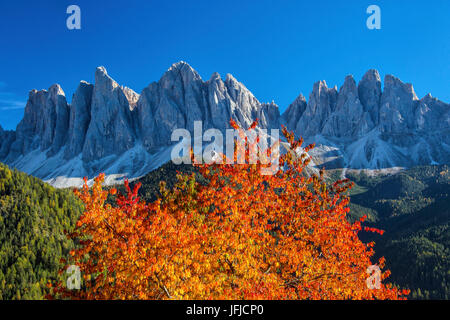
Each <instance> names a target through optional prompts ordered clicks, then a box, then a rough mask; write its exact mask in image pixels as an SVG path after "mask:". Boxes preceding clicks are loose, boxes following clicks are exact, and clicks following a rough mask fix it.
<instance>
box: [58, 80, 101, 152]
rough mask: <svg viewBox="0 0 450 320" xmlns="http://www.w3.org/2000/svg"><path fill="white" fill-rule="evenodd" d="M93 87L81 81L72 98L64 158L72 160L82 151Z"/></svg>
mask: <svg viewBox="0 0 450 320" xmlns="http://www.w3.org/2000/svg"><path fill="white" fill-rule="evenodd" d="M93 90H94V86H93V85H91V84H89V83H87V82H85V81H82V82H80V85H79V86H78V88H77V91H76V92H75V94H74V95H73V97H72V105H71V106H70V121H69V128H68V130H69V131H68V140H67V148H66V150H65V158H66V159H72V158H73V157H75V156H77V155H78V154H80V153H81V151H82V150H83V146H84V142H85V139H86V132H87V130H88V128H89V123H90V122H91V101H92V92H93Z"/></svg>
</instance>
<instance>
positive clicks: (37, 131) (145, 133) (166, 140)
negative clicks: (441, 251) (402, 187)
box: [0, 61, 450, 187]
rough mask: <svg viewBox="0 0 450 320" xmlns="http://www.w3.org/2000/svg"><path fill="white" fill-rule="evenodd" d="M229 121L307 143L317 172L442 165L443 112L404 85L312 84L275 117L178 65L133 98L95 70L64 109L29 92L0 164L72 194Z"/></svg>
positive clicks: (390, 80)
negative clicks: (288, 133) (285, 132)
mask: <svg viewBox="0 0 450 320" xmlns="http://www.w3.org/2000/svg"><path fill="white" fill-rule="evenodd" d="M230 118H233V119H234V120H235V121H236V122H237V123H238V124H239V125H240V126H242V127H244V128H246V127H248V126H249V125H250V124H251V123H252V122H253V121H254V120H255V119H256V118H258V119H259V125H260V127H261V128H268V129H270V128H280V125H281V124H284V125H286V126H287V128H288V129H289V130H293V131H294V132H295V133H296V135H297V136H303V137H304V138H305V140H306V141H307V142H315V143H316V145H317V148H316V149H314V150H313V151H312V153H311V155H312V156H313V159H314V162H315V164H316V165H317V166H325V167H326V168H352V169H373V170H378V169H386V168H393V167H411V166H414V165H420V164H433V163H436V164H437V163H448V162H449V160H450V105H449V104H446V103H444V102H442V101H440V100H438V99H436V98H433V97H432V96H431V95H430V94H428V95H426V96H424V97H423V98H422V99H419V98H418V97H417V96H416V94H415V92H414V88H413V86H412V84H408V83H403V82H402V81H401V80H400V79H398V78H396V77H394V76H392V75H386V76H385V81H384V88H383V89H382V88H381V78H380V75H379V73H378V71H376V70H374V69H370V70H369V71H367V72H366V74H365V75H364V76H363V77H362V79H361V80H360V81H359V83H356V81H355V79H354V78H353V76H351V75H348V76H347V77H346V78H345V81H344V83H343V85H342V86H341V87H340V88H339V89H338V88H337V86H335V87H332V88H328V86H327V83H326V81H324V80H321V81H317V82H316V83H314V85H313V89H312V92H311V94H310V95H309V99H308V100H307V99H306V98H305V97H304V96H303V95H302V94H300V95H299V96H298V97H297V98H296V99H295V101H294V102H293V103H292V104H291V105H290V106H289V107H288V108H287V109H286V111H285V112H284V113H283V114H280V111H279V108H278V106H277V105H276V104H275V103H274V102H272V103H261V102H260V101H259V100H258V99H257V98H256V97H255V96H254V95H253V94H252V93H251V92H250V91H249V90H248V89H247V88H246V87H245V85H244V84H242V83H240V82H239V81H237V80H236V79H235V78H234V77H233V76H232V75H231V74H227V75H226V78H225V80H223V79H222V78H221V76H220V75H219V74H218V73H216V72H215V73H213V74H212V76H211V77H210V79H209V80H207V81H204V80H203V79H202V78H201V76H200V75H199V74H198V73H197V72H196V71H195V70H194V69H193V68H192V67H191V66H190V65H189V64H187V63H186V62H183V61H181V62H178V63H175V64H173V65H172V66H171V67H170V68H169V69H168V70H167V71H166V72H165V73H164V74H163V75H162V77H161V78H160V80H159V81H156V82H152V83H150V84H149V85H148V86H147V87H146V88H144V89H143V90H142V92H141V93H139V94H138V93H136V92H134V91H133V90H132V89H130V88H127V87H125V86H121V85H119V84H118V83H117V82H116V81H115V80H114V79H113V78H111V77H110V76H109V75H108V73H107V71H106V68H104V67H98V68H97V69H96V72H95V84H89V83H87V82H86V81H81V82H80V84H79V86H78V88H77V90H76V92H75V93H74V94H73V97H72V101H71V103H70V104H69V103H68V102H67V99H66V96H65V93H64V91H63V90H62V88H61V87H60V86H59V85H57V84H55V85H53V86H51V87H50V88H49V89H48V90H40V91H37V90H32V91H30V94H29V99H28V102H27V105H26V108H25V114H24V118H23V119H22V121H21V122H20V123H19V124H18V126H17V129H16V130H15V131H4V130H3V129H1V128H0V161H3V162H5V163H7V164H8V165H10V166H12V167H16V168H18V169H19V170H23V171H25V172H27V173H29V174H33V175H35V176H37V177H39V178H42V179H43V180H45V181H47V182H49V183H50V184H52V185H54V186H57V187H68V186H79V185H80V184H81V183H82V178H83V177H84V176H88V177H89V178H93V177H94V176H96V175H98V174H99V173H100V172H105V173H106V174H107V183H116V182H120V180H121V179H122V178H123V177H125V176H127V177H129V178H134V177H139V176H142V175H145V174H146V173H148V172H149V171H151V170H153V169H156V168H157V167H159V166H160V165H162V164H163V163H165V162H167V161H169V160H170V150H169V149H170V146H171V145H173V143H171V141H170V136H171V133H172V131H173V130H174V129H176V128H186V129H188V130H189V131H191V132H192V131H193V125H194V121H197V120H202V121H203V128H204V130H206V129H208V128H217V129H220V130H225V129H226V128H229V119H230Z"/></svg>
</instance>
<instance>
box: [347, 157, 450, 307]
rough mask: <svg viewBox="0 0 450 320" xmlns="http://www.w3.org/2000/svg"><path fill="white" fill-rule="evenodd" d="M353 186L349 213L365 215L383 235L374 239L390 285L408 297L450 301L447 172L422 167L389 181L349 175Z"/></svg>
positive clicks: (449, 182)
mask: <svg viewBox="0 0 450 320" xmlns="http://www.w3.org/2000/svg"><path fill="white" fill-rule="evenodd" d="M350 178H351V179H352V180H354V181H355V182H356V184H357V185H356V187H355V188H354V193H353V195H352V197H351V211H350V212H351V213H352V214H353V215H356V216H359V215H361V214H362V213H369V214H370V216H371V220H372V223H371V224H369V225H371V226H376V227H378V228H381V229H383V230H386V232H385V234H384V235H383V236H378V235H373V234H367V235H366V236H367V238H366V240H371V239H373V240H375V242H376V246H375V252H376V256H381V255H383V256H385V257H386V265H387V267H388V268H389V269H390V270H391V271H392V275H391V280H392V281H393V282H395V283H396V284H398V285H400V286H402V287H408V288H409V289H411V298H417V299H450V229H449V225H450V198H449V194H450V173H449V167H448V166H446V165H442V166H421V167H415V168H412V169H409V170H406V171H402V172H400V173H398V174H395V175H391V176H384V177H383V176H377V177H368V176H367V175H365V174H364V173H359V174H353V175H350Z"/></svg>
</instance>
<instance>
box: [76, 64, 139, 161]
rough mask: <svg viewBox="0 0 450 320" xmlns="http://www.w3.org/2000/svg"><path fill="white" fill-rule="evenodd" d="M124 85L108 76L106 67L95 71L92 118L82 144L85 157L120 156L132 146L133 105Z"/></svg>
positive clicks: (133, 140) (133, 136)
mask: <svg viewBox="0 0 450 320" xmlns="http://www.w3.org/2000/svg"><path fill="white" fill-rule="evenodd" d="M133 103H134V101H129V100H128V98H127V95H126V94H125V93H124V90H123V89H122V87H120V86H119V85H118V84H117V82H115V81H114V80H113V79H112V78H111V77H109V76H108V74H107V72H106V69H105V68H104V67H99V68H97V71H96V72H95V86H94V90H93V93H92V102H91V121H90V124H89V128H88V130H87V133H86V138H85V143H84V147H83V160H84V161H86V162H91V161H95V160H100V159H102V158H104V157H107V156H110V155H120V154H122V153H124V152H125V151H127V150H129V149H131V148H133V146H134V142H135V140H136V135H135V129H134V124H133V122H132V114H131V113H132V109H133V108H132V106H131V105H130V104H133Z"/></svg>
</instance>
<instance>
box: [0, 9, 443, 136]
mask: <svg viewBox="0 0 450 320" xmlns="http://www.w3.org/2000/svg"><path fill="white" fill-rule="evenodd" d="M71 4H76V5H78V6H80V8H81V13H82V22H81V24H82V29H81V30H72V31H71V30H68V29H67V28H66V19H67V17H68V15H67V14H66V8H67V7H68V6H69V5H71ZM371 4H376V5H378V6H379V7H380V8H381V30H369V29H367V27H366V19H367V17H368V16H369V15H368V14H366V8H367V7H368V6H369V5H371ZM449 40H450V1H448V0H428V1H418V0H417V1H414V0H409V1H407V0H395V1H392V0H387V1H375V0H370V1H365V0H346V1H327V0H322V1H312V0H311V1H300V0H297V1H266V0H257V1H253V0H252V1H250V0H240V1H235V0H227V1H218V0H208V1H203V0H195V1H192V0H191V1H171V0H167V1H153V0H146V1H138V0H127V1H122V0H114V1H111V0H109V1H105V0H96V1H84V0H71V1H63V0H54V1H49V0H39V1H30V0H15V1H1V2H0V43H1V47H0V125H2V126H3V127H4V128H7V129H14V128H15V127H16V125H17V123H18V122H19V121H20V119H21V118H22V116H23V111H24V109H23V107H24V106H25V103H26V100H27V96H28V92H29V91H30V90H31V89H46V88H48V87H50V85H52V84H53V83H59V84H61V86H62V87H63V90H64V91H65V92H66V95H67V97H68V99H69V100H71V97H72V94H73V93H74V91H75V89H76V87H77V85H78V83H79V81H80V80H87V81H90V82H93V78H94V71H95V68H96V67H97V66H99V65H104V66H105V67H106V68H107V70H108V73H109V74H110V75H111V76H112V77H113V78H115V79H116V80H117V81H118V82H119V83H120V84H122V85H126V86H129V87H131V88H133V89H134V90H135V91H137V92H140V91H141V90H142V89H143V88H144V87H146V86H147V85H148V84H149V83H151V82H153V81H157V80H159V78H160V77H161V75H162V74H163V73H164V71H165V70H167V69H168V68H169V67H170V65H171V64H172V63H174V62H177V61H180V60H184V61H187V62H188V63H189V64H190V65H191V66H192V67H193V68H194V69H196V70H197V71H198V72H199V73H200V75H201V76H202V77H203V79H204V80H208V79H209V77H210V76H211V74H212V73H213V72H215V71H217V72H219V73H220V74H221V75H223V76H225V74H226V73H231V74H233V75H234V76H235V77H236V78H237V79H238V80H239V81H241V82H243V83H244V84H245V85H246V86H247V87H248V88H249V89H250V90H251V91H252V92H253V93H254V94H255V96H256V97H257V98H258V99H259V100H260V101H262V102H270V101H272V100H274V101H275V102H276V103H277V104H278V105H279V106H280V109H281V111H284V110H285V109H286V107H287V106H288V105H289V103H290V102H292V101H293V100H294V99H295V98H296V97H297V96H298V94H300V93H303V94H304V95H305V96H306V97H308V95H309V93H310V91H311V88H312V85H313V83H314V82H315V81H317V80H322V79H323V80H326V81H327V83H328V85H329V86H334V85H338V87H339V86H340V85H342V83H343V80H344V77H345V76H346V75H347V74H353V75H354V77H355V79H356V81H359V79H360V78H361V76H362V75H363V74H364V72H365V71H366V70H368V69H370V68H376V69H378V70H379V71H380V73H381V75H382V77H384V75H386V74H388V73H389V74H394V75H396V76H397V77H399V78H400V79H402V80H403V81H405V82H411V83H413V85H414V88H415V90H416V93H417V94H418V96H419V97H422V96H424V95H425V94H427V93H428V92H431V94H432V95H433V96H436V97H438V98H440V99H441V100H444V101H446V102H450V90H449V88H450V41H449Z"/></svg>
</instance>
